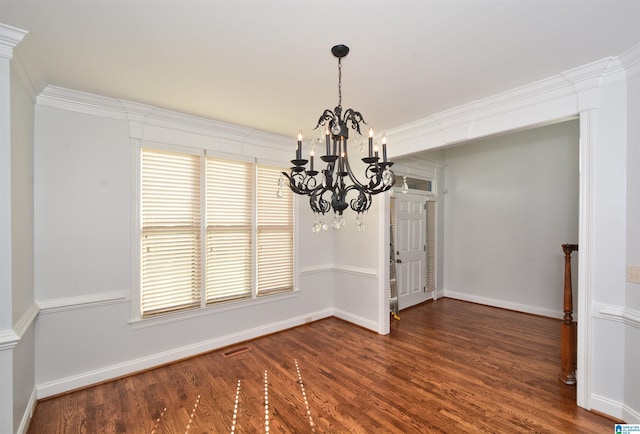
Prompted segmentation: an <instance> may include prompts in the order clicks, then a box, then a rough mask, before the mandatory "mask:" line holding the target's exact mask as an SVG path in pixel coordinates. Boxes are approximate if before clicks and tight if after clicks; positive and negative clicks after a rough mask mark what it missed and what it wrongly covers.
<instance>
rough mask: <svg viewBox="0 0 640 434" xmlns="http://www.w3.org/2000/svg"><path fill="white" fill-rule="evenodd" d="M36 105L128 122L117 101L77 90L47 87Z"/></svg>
mask: <svg viewBox="0 0 640 434" xmlns="http://www.w3.org/2000/svg"><path fill="white" fill-rule="evenodd" d="M36 104H37V105H39V106H42V107H51V108H56V109H60V110H67V111H72V112H76V113H84V114H88V115H93V116H101V117H105V118H111V119H119V120H126V119H127V118H126V114H125V112H124V111H123V110H122V105H121V104H120V102H119V101H118V100H117V99H112V98H106V97H103V96H98V95H93V94H90V93H86V92H80V91H77V90H69V89H65V88H62V87H57V86H47V87H45V88H44V90H43V91H42V92H40V94H39V95H38V98H37V100H36Z"/></svg>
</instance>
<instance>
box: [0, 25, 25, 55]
mask: <svg viewBox="0 0 640 434" xmlns="http://www.w3.org/2000/svg"><path fill="white" fill-rule="evenodd" d="M27 33H28V32H27V31H26V30H22V29H18V28H17V27H11V26H8V25H6V24H2V23H0V58H5V59H11V57H13V49H14V48H15V47H16V45H18V44H19V43H20V41H22V39H23V38H24V37H25V35H26V34H27Z"/></svg>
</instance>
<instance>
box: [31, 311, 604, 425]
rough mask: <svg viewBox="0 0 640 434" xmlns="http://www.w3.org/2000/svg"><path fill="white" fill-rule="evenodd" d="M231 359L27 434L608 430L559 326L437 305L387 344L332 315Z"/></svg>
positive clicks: (172, 369) (48, 406)
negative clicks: (580, 402) (563, 346)
mask: <svg viewBox="0 0 640 434" xmlns="http://www.w3.org/2000/svg"><path fill="white" fill-rule="evenodd" d="M241 347H248V349H247V348H241ZM237 348H240V350H239V351H237V352H236V353H235V355H230V356H229V357H225V355H224V353H226V352H231V353H233V350H234V348H228V349H225V350H220V351H214V352H211V353H208V354H203V355H201V356H198V357H194V358H191V359H189V360H184V361H181V362H177V363H174V364H171V365H167V366H163V367H160V368H157V369H153V370H149V371H146V372H142V373H139V374H136V375H132V376H130V377H126V378H121V379H117V380H114V381H112V382H108V383H104V384H100V385H97V386H93V387H89V388H86V389H82V390H78V391H75V392H72V393H68V394H65V395H62V396H59V397H56V398H53V399H48V400H43V401H40V402H39V403H38V404H37V407H36V410H35V413H34V416H33V419H32V421H31V424H30V427H29V433H30V434H41V433H43V434H44V433H46V434H52V433H53V434H55V433H74V434H75V433H100V434H102V433H154V434H160V433H198V434H199V433H234V434H236V433H237V434H243V433H252V434H253V433H260V432H263V433H264V432H266V429H265V427H266V426H268V427H269V433H305V432H307V433H312V432H313V433H342V432H344V433H347V432H348V433H432V432H433V433H438V432H441V433H451V432H463V433H464V432H469V433H477V432H539V433H568V432H579V433H599V432H611V430H612V428H613V425H614V421H613V420H610V419H607V418H605V417H603V416H601V415H597V414H594V413H591V412H588V411H586V410H584V409H581V408H578V407H577V406H576V405H575V393H576V392H575V387H572V386H567V385H565V384H563V383H561V382H560V381H558V380H557V376H558V372H559V369H560V321H558V320H554V319H549V318H543V317H537V316H533V315H527V314H522V313H517V312H511V311H507V310H502V309H496V308H491V307H487V306H481V305H477V304H472V303H465V302H461V301H457V300H452V299H441V300H438V301H436V302H428V303H424V304H422V305H419V306H417V307H414V308H410V309H407V310H404V311H402V312H401V320H400V321H393V322H392V328H391V333H390V334H389V335H388V336H380V335H377V334H375V333H372V332H369V331H367V330H364V329H362V328H360V327H357V326H353V325H351V324H348V323H346V322H344V321H341V320H339V319H336V318H328V319H325V320H321V321H317V322H314V323H310V324H307V325H304V326H301V327H297V328H295V329H291V330H288V331H285V332H281V333H276V334H273V335H269V336H265V337H263V338H259V339H255V340H253V341H250V342H247V343H244V344H242V345H238V346H237ZM265 375H266V378H267V381H266V383H265ZM239 381H240V389H239V390H238V382H239ZM303 391H304V393H303ZM236 398H237V403H236ZM234 410H235V413H234ZM234 414H235V418H234ZM234 420H235V424H234Z"/></svg>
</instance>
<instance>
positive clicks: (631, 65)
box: [387, 44, 640, 155]
mask: <svg viewBox="0 0 640 434" xmlns="http://www.w3.org/2000/svg"><path fill="white" fill-rule="evenodd" d="M639 65H640V44H639V45H638V46H636V47H634V48H633V49H631V50H629V51H628V52H626V53H625V54H624V55H623V56H621V57H608V58H604V59H601V60H598V61H596V62H592V63H589V64H587V65H583V66H580V67H578V68H574V69H571V70H568V71H565V72H562V73H560V74H557V75H555V76H553V77H549V78H546V79H543V80H540V81H537V82H534V83H530V84H527V85H524V86H521V87H518V88H516V89H512V90H509V91H507V92H502V93H499V94H496V95H493V96H491V97H488V98H484V99H481V100H477V101H472V102H469V103H467V104H464V105H461V106H458V107H454V108H452V109H449V110H445V111H443V112H440V113H436V114H433V115H431V116H429V117H427V118H424V119H420V120H417V121H415V122H412V123H408V124H405V125H401V126H399V127H397V128H392V129H390V130H388V131H387V136H388V137H393V141H394V143H397V144H398V146H394V154H395V155H410V154H412V153H415V152H419V151H424V150H429V149H435V148H441V147H445V146H449V145H453V144H456V143H460V142H463V141H467V140H471V139H476V138H481V137H486V136H489V135H491V134H496V133H502V132H506V131H514V130H518V129H522V128H526V127H530V126H533V125H543V124H547V123H550V122H556V121H557V120H558V119H566V118H570V117H573V116H576V115H578V114H579V113H580V112H582V111H585V110H590V109H594V108H597V106H598V93H599V90H600V88H601V87H602V86H603V85H609V84H613V83H617V82H622V81H624V80H625V79H626V78H628V76H629V74H630V73H634V74H636V73H638V70H639V69H640V66H639Z"/></svg>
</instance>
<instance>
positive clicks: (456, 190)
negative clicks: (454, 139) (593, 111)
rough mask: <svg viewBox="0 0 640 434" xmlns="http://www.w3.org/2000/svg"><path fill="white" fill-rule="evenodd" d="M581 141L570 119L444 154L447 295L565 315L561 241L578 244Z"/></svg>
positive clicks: (525, 309)
mask: <svg viewBox="0 0 640 434" xmlns="http://www.w3.org/2000/svg"><path fill="white" fill-rule="evenodd" d="M578 136H579V126H578V122H577V121H569V122H564V123H558V124H555V125H551V126H545V127H540V128H535V129H530V130H526V131H522V132H517V133H513V134H508V135H502V136H496V137H491V138H487V139H483V140H478V141H474V142H471V143H466V144H464V145H459V146H456V147H452V148H448V149H446V150H445V155H444V157H445V158H444V159H445V163H446V168H445V182H444V184H445V185H444V189H445V192H446V193H445V194H444V213H445V219H444V220H445V222H444V237H445V241H444V245H445V249H444V292H445V295H446V296H450V297H455V298H461V299H467V300H470V301H476V302H480V303H485V304H489V305H496V306H500V307H506V308H512V309H516V310H521V311H525V312H530V313H536V314H541V315H546V316H554V317H559V318H561V317H562V288H563V278H564V277H563V276H564V254H563V253H562V249H561V244H563V243H577V241H578V199H579V196H578V181H579V177H578V175H579V174H578ZM573 265H574V267H577V261H574V263H573ZM576 271H577V270H576ZM574 274H575V273H574Z"/></svg>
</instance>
